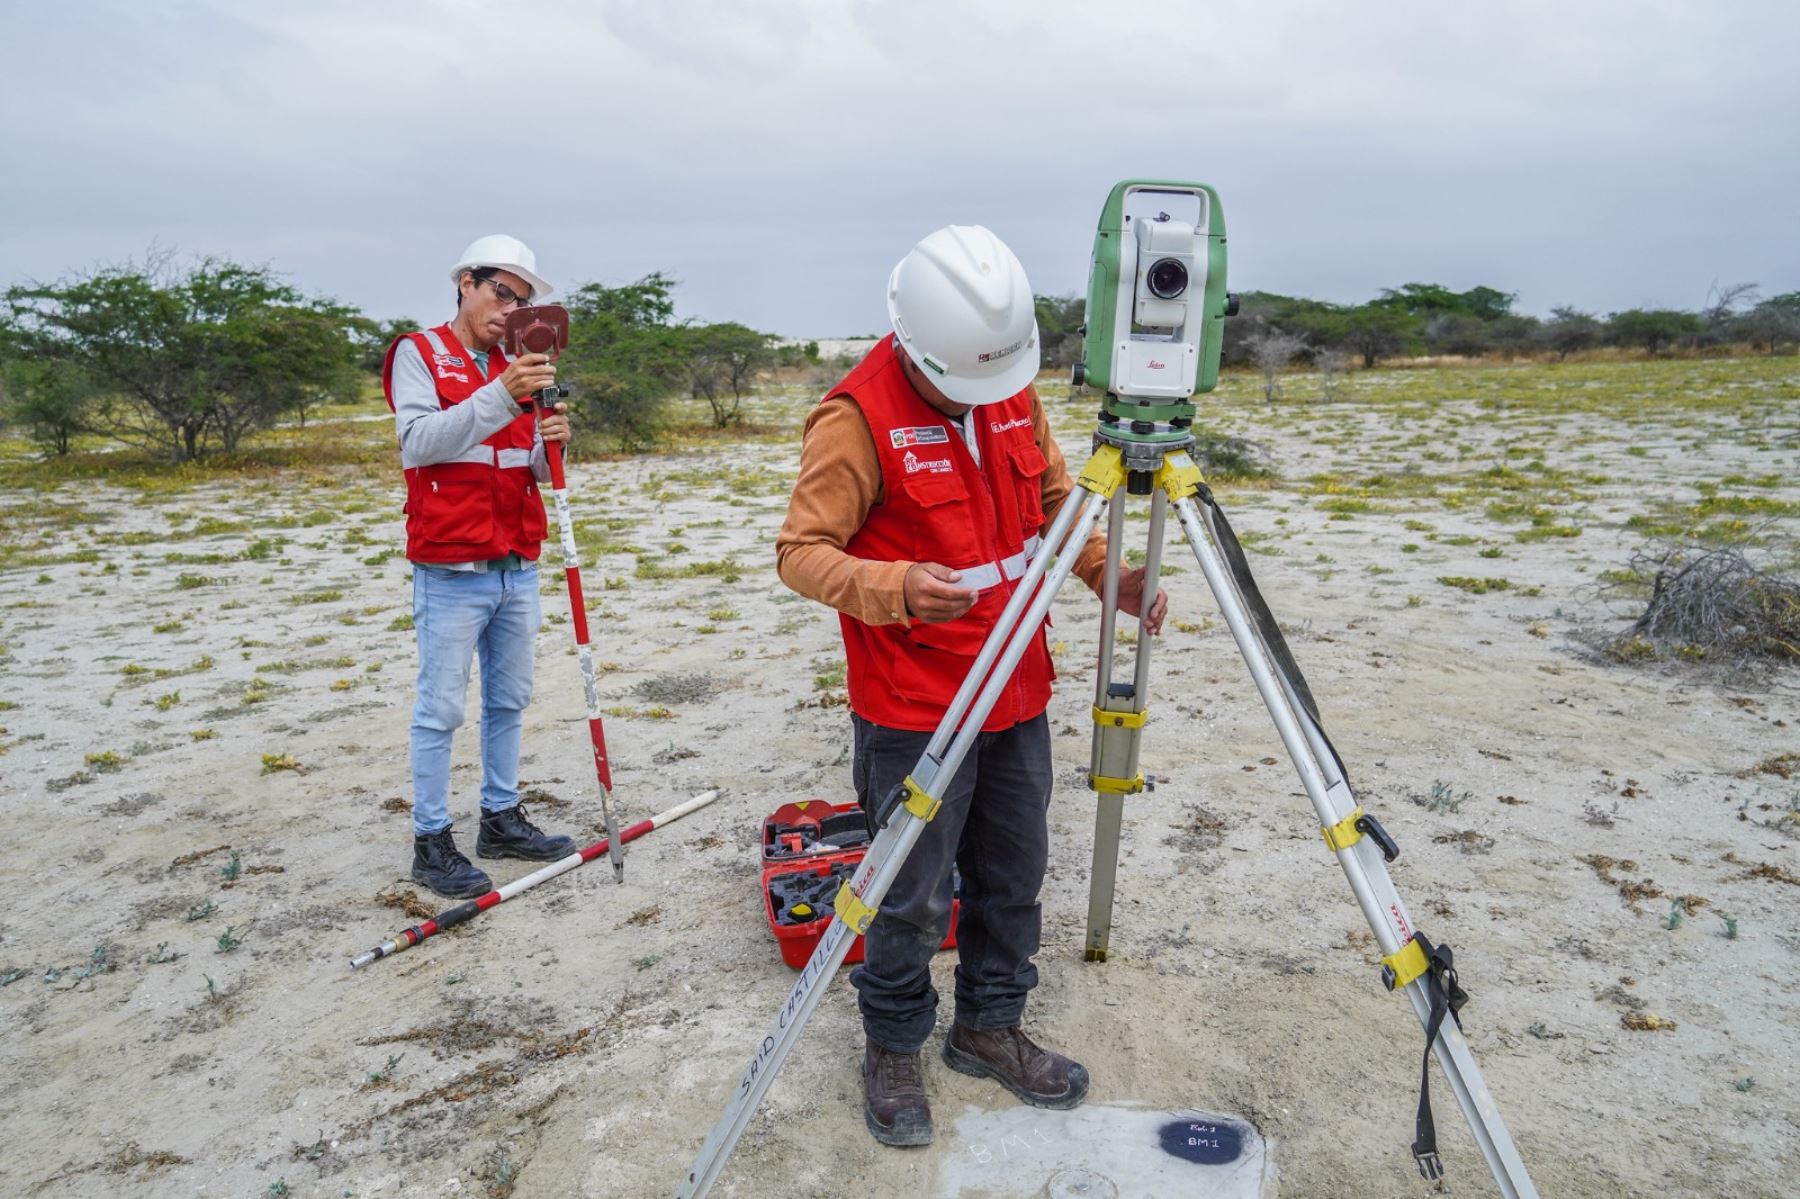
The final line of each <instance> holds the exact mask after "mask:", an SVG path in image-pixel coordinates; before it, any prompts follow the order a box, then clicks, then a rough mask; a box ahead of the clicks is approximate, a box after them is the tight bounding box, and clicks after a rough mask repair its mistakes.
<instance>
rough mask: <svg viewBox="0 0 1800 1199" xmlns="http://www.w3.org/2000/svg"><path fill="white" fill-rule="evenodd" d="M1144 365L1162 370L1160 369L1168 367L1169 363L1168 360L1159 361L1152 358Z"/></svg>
mask: <svg viewBox="0 0 1800 1199" xmlns="http://www.w3.org/2000/svg"><path fill="white" fill-rule="evenodd" d="M1144 365H1145V366H1146V367H1148V368H1149V369H1151V370H1153V371H1160V370H1165V369H1167V367H1168V365H1169V364H1168V363H1166V362H1158V361H1157V360H1156V359H1154V358H1152V359H1151V360H1150V361H1149V362H1146V363H1145V364H1144Z"/></svg>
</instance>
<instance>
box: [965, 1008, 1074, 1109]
mask: <svg viewBox="0 0 1800 1199" xmlns="http://www.w3.org/2000/svg"><path fill="white" fill-rule="evenodd" d="M944 1064H945V1065H947V1066H949V1067H950V1068H951V1069H952V1070H955V1071H956V1072H957V1073H959V1074H969V1075H973V1076H974V1077H976V1078H991V1079H993V1080H994V1081H995V1082H997V1083H999V1084H1000V1085H1001V1086H1003V1087H1005V1088H1006V1089H1007V1090H1009V1091H1011V1092H1012V1093H1013V1094H1015V1095H1017V1096H1018V1097H1019V1098H1020V1099H1023V1100H1024V1101H1025V1102H1026V1103H1029V1104H1030V1105H1031V1106H1032V1107H1052V1108H1058V1109H1061V1108H1070V1107H1074V1106H1075V1105H1076V1104H1078V1103H1080V1102H1081V1101H1082V1100H1083V1099H1085V1098H1087V1092H1088V1072H1087V1067H1086V1066H1083V1065H1081V1064H1080V1063H1078V1062H1072V1061H1070V1060H1069V1059H1068V1058H1066V1057H1064V1056H1063V1055H1062V1054H1060V1053H1052V1052H1050V1051H1049V1050H1048V1049H1045V1048H1043V1047H1042V1046H1039V1045H1036V1044H1033V1043H1032V1040H1031V1038H1030V1037H1028V1036H1026V1035H1025V1034H1024V1033H1023V1032H1021V1031H1020V1030H1019V1027H1018V1026H1017V1025H1014V1026H1013V1027H1011V1028H970V1027H968V1026H967V1025H964V1024H956V1025H953V1026H952V1027H951V1029H950V1035H949V1036H947V1037H945V1038H944Z"/></svg>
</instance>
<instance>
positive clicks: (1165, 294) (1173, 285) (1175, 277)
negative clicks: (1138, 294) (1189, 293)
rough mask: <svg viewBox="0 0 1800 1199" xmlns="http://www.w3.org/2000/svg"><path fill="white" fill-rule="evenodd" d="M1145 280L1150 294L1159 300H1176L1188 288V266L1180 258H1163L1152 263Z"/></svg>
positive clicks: (1145, 274)
mask: <svg viewBox="0 0 1800 1199" xmlns="http://www.w3.org/2000/svg"><path fill="white" fill-rule="evenodd" d="M1144 282H1145V284H1147V285H1148V286H1149V288H1150V294H1151V295H1153V296H1155V297H1156V298H1157V299H1159V300H1175V299H1179V298H1180V297H1181V293H1182V292H1184V291H1186V290H1187V285H1188V273H1187V267H1186V266H1185V265H1184V264H1183V263H1182V262H1181V260H1180V259H1178V258H1161V259H1158V260H1157V261H1155V262H1153V263H1151V264H1150V269H1149V270H1148V271H1146V272H1145V273H1144Z"/></svg>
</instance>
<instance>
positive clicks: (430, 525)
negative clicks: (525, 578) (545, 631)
mask: <svg viewBox="0 0 1800 1199" xmlns="http://www.w3.org/2000/svg"><path fill="white" fill-rule="evenodd" d="M404 341H411V342H412V343H413V345H415V346H416V347H418V350H419V354H420V356H421V357H422V358H424V360H425V365H426V366H428V367H430V368H431V373H432V375H433V377H434V378H435V379H436V380H437V394H438V404H439V405H440V406H441V407H444V408H448V407H450V406H451V405H453V404H460V403H462V402H463V401H464V400H466V399H468V398H469V397H470V396H471V395H473V394H474V393H475V391H476V390H477V389H478V388H480V387H482V386H483V385H484V384H485V383H486V382H487V380H485V379H483V378H482V377H481V371H480V370H478V369H477V368H476V366H475V358H474V355H472V354H470V353H469V351H467V350H465V349H464V348H463V346H462V343H461V342H459V341H458V340H457V339H456V334H454V333H452V332H451V331H450V326H449V325H439V326H438V327H437V328H435V329H428V330H426V331H425V332H422V333H407V334H404V335H403V336H401V337H399V338H397V339H396V340H395V341H394V344H393V345H391V346H389V347H388V352H387V361H385V362H384V363H382V366H381V389H382V391H383V392H385V393H386V395H387V402H388V407H389V408H390V409H391V408H393V406H394V354H395V352H396V351H398V350H399V348H400V343H401V342H404ZM505 369H506V355H505V354H503V353H502V352H501V351H500V347H499V346H495V347H493V348H492V349H490V350H489V351H488V371H489V374H490V375H491V376H493V377H496V378H497V377H498V376H499V375H500V372H502V371H504V370H505ZM536 431H537V425H536V420H535V419H534V418H533V416H532V414H531V413H529V412H527V413H524V414H523V415H521V416H519V417H518V418H516V419H515V420H514V421H513V422H512V423H511V424H509V425H507V426H506V427H505V428H503V429H501V430H499V431H498V432H497V433H495V434H494V435H493V436H492V437H490V438H488V439H487V440H486V441H485V442H483V443H482V444H483V445H484V446H486V447H487V453H486V454H484V455H480V457H481V458H482V459H483V460H482V461H458V462H439V463H434V464H433V465H431V466H415V467H412V468H411V469H409V470H407V471H406V472H405V473H406V509H405V511H406V556H407V557H408V558H410V559H411V560H412V561H414V562H480V561H485V560H487V559H489V558H503V557H505V556H506V555H507V554H509V553H516V554H519V555H521V556H523V557H526V558H530V559H532V560H533V561H535V560H536V559H537V556H538V550H539V543H540V542H542V541H543V540H544V535H545V534H546V533H548V532H549V522H548V521H547V520H546V518H545V516H544V497H543V496H541V495H539V494H538V486H537V479H536V478H535V477H534V476H533V475H532V473H531V463H530V459H531V446H532V441H533V438H534V436H535V434H536Z"/></svg>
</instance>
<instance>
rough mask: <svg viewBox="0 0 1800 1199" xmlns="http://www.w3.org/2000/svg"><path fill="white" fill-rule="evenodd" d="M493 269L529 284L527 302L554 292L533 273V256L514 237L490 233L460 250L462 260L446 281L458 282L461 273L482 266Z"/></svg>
mask: <svg viewBox="0 0 1800 1199" xmlns="http://www.w3.org/2000/svg"><path fill="white" fill-rule="evenodd" d="M484 266H486V267H497V268H498V269H500V270H503V271H511V272H512V273H513V274H515V275H517V276H518V277H519V278H521V279H523V280H525V282H526V283H529V284H530V285H531V295H530V297H529V298H530V299H531V301H532V302H533V303H539V302H541V301H542V300H543V299H544V297H545V296H547V295H549V294H550V293H551V292H552V291H554V290H555V289H554V288H553V287H551V286H550V284H549V282H548V281H547V280H546V279H545V278H544V277H543V276H542V275H540V274H538V273H537V255H536V254H533V253H532V252H531V247H530V246H528V245H526V244H525V243H524V242H522V241H520V240H519V239H518V238H516V237H508V236H507V235H506V234H504V233H490V234H488V235H487V236H486V237H478V238H476V239H475V240H474V241H472V242H470V243H469V248H468V249H466V250H464V251H463V255H462V258H461V259H460V260H459V261H458V262H457V264H456V265H455V266H454V267H452V268H451V270H450V281H451V282H452V283H457V282H461V280H462V274H463V272H464V271H476V270H480V269H481V268H482V267H484Z"/></svg>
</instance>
